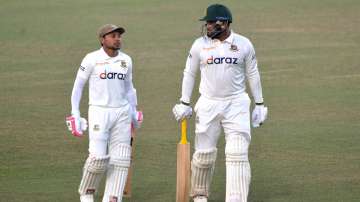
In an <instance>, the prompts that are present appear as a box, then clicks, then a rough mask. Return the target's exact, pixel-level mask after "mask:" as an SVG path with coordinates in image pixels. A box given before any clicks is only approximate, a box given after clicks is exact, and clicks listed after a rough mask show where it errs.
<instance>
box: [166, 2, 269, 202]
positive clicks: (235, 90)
mask: <svg viewBox="0 0 360 202" xmlns="http://www.w3.org/2000/svg"><path fill="white" fill-rule="evenodd" d="M200 20H202V21H206V24H205V26H206V31H207V34H206V36H202V37H200V38H198V39H197V40H195V42H194V43H193V45H192V47H191V50H190V53H189V56H188V58H187V61H186V67H185V70H184V77H183V82H182V95H181V98H180V102H181V103H180V104H176V105H175V106H174V108H173V113H174V116H175V118H176V120H177V121H180V120H182V119H184V118H188V117H190V116H191V114H192V108H191V107H190V98H191V94H192V90H193V87H194V83H195V77H196V74H197V71H198V70H199V69H200V72H201V81H200V87H199V91H200V94H201V96H200V98H199V100H198V101H197V103H196V105H195V108H194V110H195V113H196V118H195V119H196V124H195V128H196V129H195V134H196V136H195V152H194V154H193V158H192V162H191V171H192V172H191V196H192V197H193V200H194V201H195V202H206V201H207V199H208V197H209V190H210V183H211V179H212V175H213V172H214V165H215V160H216V153H217V142H218V139H219V136H220V133H221V127H222V128H223V130H224V133H225V140H226V146H225V155H226V199H225V201H226V202H246V201H247V197H248V192H249V186H250V176H251V174H250V164H249V159H248V149H249V144H250V140H251V134H250V122H251V121H250V103H251V101H250V98H249V96H248V94H247V93H246V91H245V90H246V81H248V83H249V87H250V90H251V92H252V95H253V98H254V101H255V108H254V110H253V113H252V125H253V127H259V126H260V125H261V124H262V123H263V122H264V121H265V119H266V117H267V107H265V106H264V100H263V95H262V87H261V82H260V74H259V71H258V67H257V60H256V56H255V51H254V47H253V45H252V43H251V42H250V41H249V39H247V38H245V37H243V36H241V35H239V34H236V33H234V32H233V31H231V30H230V28H229V26H230V23H231V22H232V15H231V12H230V10H229V9H228V8H227V7H225V6H224V5H220V4H213V5H210V6H209V7H208V8H207V11H206V16H205V17H204V18H202V19H200Z"/></svg>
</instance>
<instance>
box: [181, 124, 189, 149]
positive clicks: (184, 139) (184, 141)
mask: <svg viewBox="0 0 360 202" xmlns="http://www.w3.org/2000/svg"><path fill="white" fill-rule="evenodd" d="M186 131H187V120H186V119H183V120H182V121H181V140H180V143H181V144H187V143H188V141H187V135H186Z"/></svg>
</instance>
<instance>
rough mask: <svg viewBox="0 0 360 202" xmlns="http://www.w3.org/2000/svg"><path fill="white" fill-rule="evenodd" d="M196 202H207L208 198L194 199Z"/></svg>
mask: <svg viewBox="0 0 360 202" xmlns="http://www.w3.org/2000/svg"><path fill="white" fill-rule="evenodd" d="M194 202H207V198H206V197H205V196H197V197H195V198H194Z"/></svg>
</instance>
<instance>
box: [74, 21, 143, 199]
mask: <svg viewBox="0 0 360 202" xmlns="http://www.w3.org/2000/svg"><path fill="white" fill-rule="evenodd" d="M124 32H125V29H124V28H122V27H118V26H116V25H112V24H106V25H104V26H102V27H101V28H100V29H99V32H98V37H99V40H100V43H101V46H102V47H101V48H100V49H99V50H97V51H94V52H91V53H89V54H87V55H86V56H85V58H84V59H83V61H82V62H81V65H80V68H79V70H78V73H77V76H76V79H75V83H74V87H73V90H72V95H71V106H72V110H71V114H72V115H71V116H69V117H67V124H68V127H69V130H71V131H72V133H73V135H75V136H82V135H83V132H84V131H85V130H86V124H87V123H86V120H85V119H84V118H81V116H80V110H79V105H80V100H81V95H82V91H83V88H84V85H85V83H86V82H87V81H89V111H88V118H89V157H88V158H87V160H86V162H85V165H84V168H83V176H82V179H81V182H80V186H79V194H80V201H82V202H93V201H94V194H95V193H96V192H97V190H98V186H99V183H100V180H101V178H102V176H103V174H104V173H105V171H106V185H105V192H104V197H103V202H120V201H122V194H123V189H124V186H125V181H126V177H127V173H128V168H129V166H130V155H131V146H130V139H131V123H133V125H134V126H135V127H136V128H137V127H139V124H140V123H141V120H138V119H137V111H136V105H137V98H136V91H135V89H134V87H133V83H132V60H131V58H130V57H129V56H128V55H126V54H125V53H123V52H121V51H120V48H121V42H122V34H123V33H124Z"/></svg>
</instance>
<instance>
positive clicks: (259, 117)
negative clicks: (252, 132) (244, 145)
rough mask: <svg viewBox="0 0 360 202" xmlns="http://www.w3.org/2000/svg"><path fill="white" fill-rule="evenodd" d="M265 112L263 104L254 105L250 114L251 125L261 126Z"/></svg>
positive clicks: (266, 110) (266, 112)
mask: <svg viewBox="0 0 360 202" xmlns="http://www.w3.org/2000/svg"><path fill="white" fill-rule="evenodd" d="M267 114H268V108H267V107H265V106H264V105H256V106H255V108H254V110H253V112H252V115H251V119H252V126H253V127H254V128H257V127H259V126H261V124H263V123H264V121H265V120H266V117H267Z"/></svg>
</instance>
